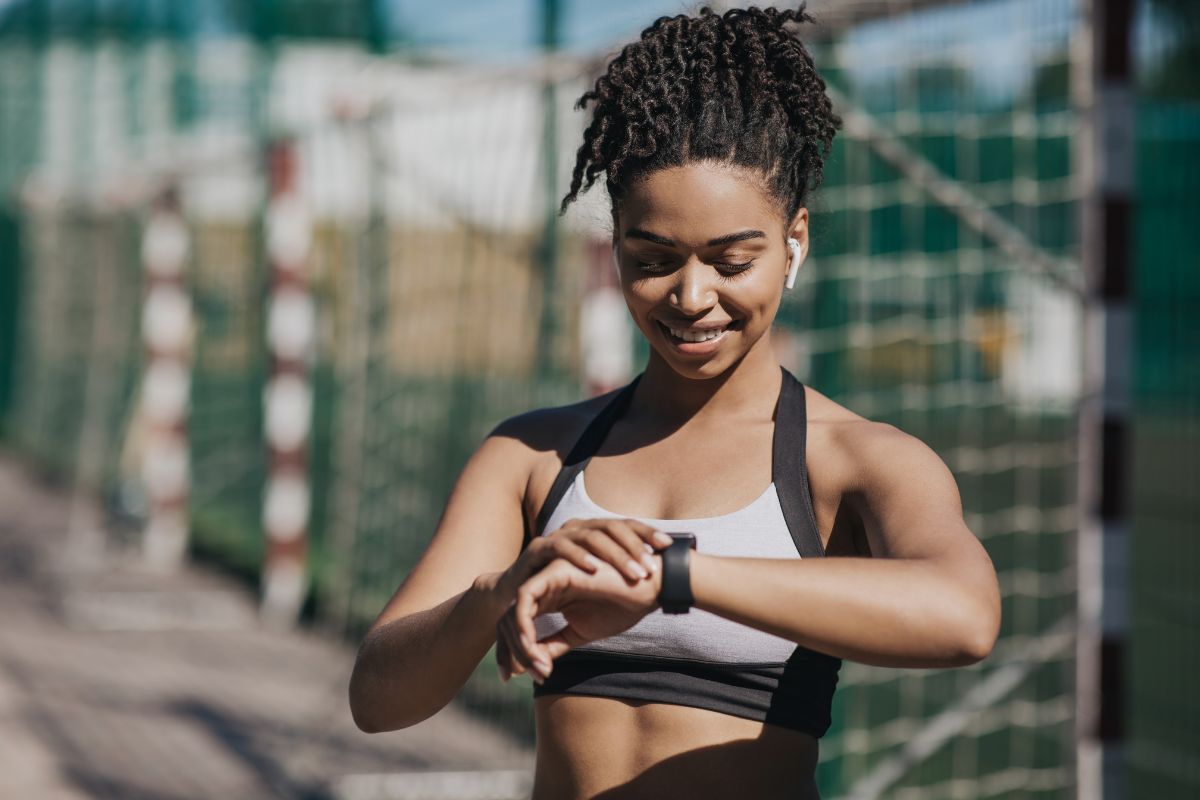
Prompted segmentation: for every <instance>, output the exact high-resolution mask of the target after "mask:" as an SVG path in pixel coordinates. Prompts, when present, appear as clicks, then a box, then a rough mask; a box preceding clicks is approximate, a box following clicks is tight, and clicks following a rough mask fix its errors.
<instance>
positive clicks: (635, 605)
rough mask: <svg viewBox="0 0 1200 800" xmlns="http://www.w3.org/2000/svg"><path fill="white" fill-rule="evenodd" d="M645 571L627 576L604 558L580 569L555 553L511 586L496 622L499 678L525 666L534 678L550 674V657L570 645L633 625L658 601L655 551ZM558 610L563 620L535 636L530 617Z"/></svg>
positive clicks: (524, 669) (659, 564)
mask: <svg viewBox="0 0 1200 800" xmlns="http://www.w3.org/2000/svg"><path fill="white" fill-rule="evenodd" d="M654 558H655V560H656V561H657V562H658V563H657V564H656V566H658V567H660V569H656V570H655V571H654V572H652V573H651V577H650V578H648V579H645V580H634V581H632V582H631V581H629V580H628V579H627V578H625V577H624V576H623V575H621V574H620V573H619V572H617V571H616V569H614V568H613V567H612V566H611V565H609V564H607V563H605V564H601V566H600V567H599V568H598V569H597V570H596V572H594V573H588V572H584V571H583V570H581V569H579V568H578V567H576V566H575V565H574V564H573V563H571V562H569V561H566V560H565V559H556V560H555V561H553V562H551V563H550V565H549V566H547V567H546V568H545V569H543V570H542V571H541V572H539V573H537V574H536V575H534V576H533V577H531V578H530V579H529V580H527V581H526V582H525V583H524V584H522V585H521V587H520V588H519V589H518V590H517V597H516V601H515V602H514V603H513V604H512V606H510V607H509V609H508V611H507V612H505V614H504V616H503V617H501V619H500V622H499V623H497V625H496V631H497V645H496V661H497V664H498V665H499V668H500V675H501V677H502V678H503V679H504V680H508V678H509V677H510V676H511V675H513V674H520V673H522V672H525V671H526V670H529V672H530V675H531V676H532V677H533V679H534V680H535V681H539V682H540V681H541V680H544V679H545V678H546V677H548V676H549V674H550V669H551V662H552V661H553V660H554V659H555V658H558V657H559V656H561V655H562V654H563V653H566V652H567V651H568V650H570V649H571V648H572V647H578V646H579V645H581V644H586V643H587V642H592V641H595V640H597V639H603V638H605V637H608V636H614V635H616V634H618V633H621V632H622V631H625V630H628V629H629V628H631V627H633V626H634V625H635V624H637V622H638V621H639V620H641V619H642V618H643V617H645V616H646V615H647V614H649V613H650V612H652V611H654V610H655V609H657V608H658V607H659V604H658V593H659V587H660V586H661V585H662V579H661V575H662V570H661V561H662V557H661V556H657V555H656V556H654ZM553 611H558V612H560V613H562V615H563V617H564V618H565V619H566V621H567V626H566V627H565V628H563V629H562V630H560V631H558V632H557V633H555V634H553V635H551V636H548V637H546V638H545V639H543V640H541V641H540V642H539V641H536V639H537V632H536V629H535V628H534V624H533V618H534V617H536V616H537V615H539V614H547V613H550V612H553Z"/></svg>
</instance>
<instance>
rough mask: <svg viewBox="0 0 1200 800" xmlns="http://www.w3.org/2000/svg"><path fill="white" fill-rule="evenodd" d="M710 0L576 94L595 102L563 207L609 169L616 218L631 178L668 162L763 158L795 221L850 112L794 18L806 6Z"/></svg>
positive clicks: (758, 163)
mask: <svg viewBox="0 0 1200 800" xmlns="http://www.w3.org/2000/svg"><path fill="white" fill-rule="evenodd" d="M806 5H807V3H801V4H800V8H799V9H798V10H795V11H792V10H787V11H779V10H777V9H775V8H765V9H760V8H757V7H751V8H748V9H731V10H729V11H726V12H725V13H724V14H717V13H715V12H714V11H712V10H711V9H710V8H709V7H708V6H704V7H703V8H701V9H700V12H699V15H698V16H687V15H683V14H680V15H678V16H674V17H665V16H664V17H659V18H658V19H657V20H655V22H654V24H652V25H651V26H650V27H648V28H646V29H645V30H643V31H642V34H641V37H640V39H639V40H638V41H635V42H631V43H630V44H628V45H626V46H625V47H624V48H623V49H622V50H621V52H620V53H619V54H618V55H616V56H615V57H614V58H613V59H612V61H610V62H609V64H608V68H607V70H606V71H605V73H604V74H603V75H601V76H600V78H598V79H597V80H596V84H595V87H594V88H593V89H591V90H590V91H588V92H585V93H584V94H583V96H581V97H580V98H579V100H578V101H577V102H576V104H575V108H576V109H582V108H584V107H585V106H586V105H587V103H588V102H589V101H594V102H595V108H594V111H593V116H592V120H591V123H590V124H589V125H588V127H587V130H586V131H585V132H584V134H583V144H582V145H581V146H580V148H579V150H578V152H577V154H576V160H575V170H574V173H573V174H572V176H571V190H570V192H569V193H568V194H567V196H566V197H564V198H563V201H562V205H561V206H560V208H559V213H560V214H561V213H563V212H565V211H566V209H567V205H568V204H570V203H571V201H573V200H575V199H576V198H577V197H578V195H579V193H580V190H581V188H582V189H588V188H590V187H591V186H592V184H594V183H595V182H596V177H597V176H598V175H599V174H600V173H601V172H604V173H605V174H606V179H605V184H606V186H607V188H608V192H609V196H610V197H611V199H612V211H613V216H614V220H615V217H616V213H617V208H618V206H619V204H620V202H621V200H622V199H623V197H624V196H625V193H626V191H627V189H628V188H629V187H630V186H631V185H632V184H633V183H635V182H636V181H637V180H638V179H640V178H642V177H644V176H646V175H648V174H649V173H651V172H654V171H656V170H658V169H662V168H664V167H672V166H682V165H683V164H685V163H691V162H696V161H709V160H711V161H716V162H719V163H725V164H736V165H739V166H743V167H749V168H752V169H755V170H757V171H758V172H759V173H761V175H762V176H763V177H764V178H765V180H766V184H765V188H766V189H767V191H768V192H769V193H770V194H771V195H772V196H773V197H774V198H775V199H776V200H777V202H778V204H779V207H780V210H781V212H783V213H784V216H785V220H786V221H788V222H790V221H791V219H792V218H793V217H794V216H795V214H796V213H797V212H798V211H799V210H800V208H801V207H802V206H803V205H804V203H805V199H806V197H807V195H808V193H809V191H810V189H815V188H816V187H817V186H818V185H819V184H820V182H821V169H822V166H823V164H824V161H825V157H826V155H827V154H828V152H829V149H830V147H831V145H832V142H833V137H834V134H835V133H836V132H837V129H838V128H840V127H841V124H842V120H841V119H840V118H839V117H838V116H837V115H836V114H834V113H833V108H832V105H831V103H830V102H829V98H828V97H827V96H826V95H825V81H824V80H823V79H822V78H821V76H820V75H819V74H818V73H817V70H816V67H815V66H814V65H813V60H812V56H811V55H809V52H808V50H807V49H806V48H805V47H804V44H803V43H802V42H801V41H800V40H799V38H797V36H796V35H795V34H794V33H793V32H792V31H791V30H789V29H787V28H786V27H785V26H786V25H788V23H793V24H799V23H801V22H815V21H816V20H814V19H813V17H812V16H811V15H810V14H808V13H807V12H806V11H805V6H806Z"/></svg>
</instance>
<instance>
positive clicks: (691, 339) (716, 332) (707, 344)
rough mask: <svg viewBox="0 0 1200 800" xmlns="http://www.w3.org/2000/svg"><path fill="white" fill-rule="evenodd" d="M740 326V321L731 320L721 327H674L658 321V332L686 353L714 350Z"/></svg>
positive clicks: (674, 325)
mask: <svg viewBox="0 0 1200 800" xmlns="http://www.w3.org/2000/svg"><path fill="white" fill-rule="evenodd" d="M740 325H741V322H740V320H732V321H730V322H728V323H725V324H723V325H676V324H675V323H665V322H662V321H661V320H659V321H658V327H659V330H661V331H662V332H663V336H664V337H665V338H666V339H667V341H669V342H670V343H671V344H673V345H675V347H676V348H677V349H680V350H682V351H683V352H688V353H696V352H705V351H707V350H711V349H715V347H716V346H717V343H719V342H720V340H722V339H724V338H725V334H726V333H728V332H729V331H734V330H738V329H739V327H740Z"/></svg>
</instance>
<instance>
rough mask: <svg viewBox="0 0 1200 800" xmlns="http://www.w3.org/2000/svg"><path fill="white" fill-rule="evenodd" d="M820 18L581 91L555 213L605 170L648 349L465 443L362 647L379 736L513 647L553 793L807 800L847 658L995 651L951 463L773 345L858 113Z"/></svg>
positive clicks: (626, 70)
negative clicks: (832, 61)
mask: <svg viewBox="0 0 1200 800" xmlns="http://www.w3.org/2000/svg"><path fill="white" fill-rule="evenodd" d="M803 21H811V17H809V16H808V15H807V14H806V13H805V12H804V8H803V6H802V7H801V8H800V10H799V11H782V12H781V11H776V10H775V9H765V10H760V9H756V8H754V9H749V10H735V11H729V12H727V13H725V14H723V15H717V14H715V13H712V12H711V11H709V10H708V9H703V10H702V11H701V12H700V13H699V15H698V16H696V17H688V16H677V17H674V18H666V17H664V18H661V19H659V20H658V21H657V22H655V23H654V24H653V25H652V26H650V27H649V28H647V29H646V30H645V31H644V32H643V33H642V36H641V39H640V41H638V42H635V43H632V44H630V45H628V46H627V47H625V49H624V50H623V51H622V52H621V53H620V54H619V55H618V56H617V57H616V58H615V59H614V60H613V61H612V63H611V64H610V66H609V68H608V71H607V72H606V74H605V75H604V76H602V77H601V78H600V79H599V80H598V81H597V83H596V86H595V88H594V90H593V91H590V92H588V93H586V94H585V95H584V96H583V98H582V99H581V101H580V105H581V106H582V105H585V104H586V103H587V102H588V101H594V102H595V109H594V112H593V118H592V122H591V124H590V126H589V127H588V129H587V131H586V133H585V136H584V143H583V146H582V147H581V148H580V150H579V155H578V161H577V164H576V167H575V171H574V176H573V180H572V184H571V190H570V194H569V195H568V196H567V197H566V198H565V199H564V200H563V208H564V209H565V208H566V206H567V204H568V203H570V202H571V201H572V200H574V199H575V197H576V196H577V194H578V193H579V191H580V190H581V188H587V186H590V185H591V184H592V183H593V182H594V181H595V179H596V177H597V176H598V175H599V174H600V173H601V172H603V173H604V174H605V176H606V184H607V187H608V190H609V193H610V196H611V198H612V219H613V242H614V259H615V263H616V266H617V269H618V272H619V275H620V282H621V288H622V291H623V292H624V295H625V299H626V301H627V303H628V306H629V310H630V313H631V314H632V316H633V319H634V321H635V323H636V324H637V326H638V327H639V328H640V329H641V332H642V333H643V334H644V335H645V336H646V338H647V340H648V341H649V344H650V359H649V362H648V364H647V366H646V369H645V371H644V372H643V373H642V374H641V375H640V376H638V378H637V379H635V380H634V381H633V382H632V383H631V384H630V385H629V386H627V387H625V388H624V389H622V390H620V391H618V392H614V393H610V394H609V395H605V396H602V397H598V398H594V399H591V400H587V401H584V402H581V403H577V404H575V405H571V406H566V407H562V408H551V409H542V410H538V411H533V412H530V413H527V414H524V415H522V416H519V417H516V418H513V419H510V420H508V421H506V422H504V423H503V424H501V425H500V426H499V427H497V428H496V430H495V431H493V432H492V433H491V435H489V436H488V437H487V439H486V440H485V441H484V442H483V443H482V445H481V446H480V448H479V449H478V451H477V452H476V453H475V454H474V455H473V456H472V457H471V459H470V460H469V462H468V463H467V465H466V466H465V468H464V469H463V472H462V474H461V476H460V477H459V480H458V482H457V484H456V486H455V488H454V491H453V492H452V494H451V496H450V499H449V501H448V503H447V506H446V510H445V513H444V515H443V517H442V519H441V521H440V523H439V525H438V528H437V531H436V532H435V533H434V536H433V539H432V540H431V541H430V543H429V546H428V548H427V549H426V551H425V553H424V554H423V556H422V558H421V559H420V561H419V563H418V564H417V565H416V566H415V567H414V568H413V570H412V572H411V573H410V574H409V575H408V577H407V578H406V579H405V581H404V583H403V585H402V586H400V588H399V589H398V590H397V592H396V595H395V596H394V597H393V598H392V599H391V600H390V601H389V603H388V605H387V606H386V608H385V609H384V610H383V612H382V613H381V614H380V616H379V619H378V620H376V622H375V624H374V625H373V626H372V628H371V630H370V631H369V632H368V634H367V636H366V637H365V639H364V641H363V643H362V647H361V648H360V651H359V656H358V660H357V663H356V664H355V670H354V674H353V677H352V679H351V686H350V691H351V705H352V710H353V712H354V716H355V720H356V722H357V723H358V725H359V726H360V727H361V728H362V729H363V730H366V731H383V730H394V729H397V728H402V727H406V726H408V725H412V724H415V723H417V722H419V721H421V720H423V719H425V718H427V717H429V716H431V715H432V714H434V713H435V712H436V711H438V710H439V709H441V708H442V707H443V706H444V705H445V704H446V703H447V702H449V701H450V700H451V698H453V697H454V695H455V694H456V693H457V691H458V690H459V689H460V688H461V687H462V685H463V683H464V682H465V681H466V680H467V678H468V676H469V675H470V674H471V672H472V670H473V669H474V668H475V667H476V665H477V664H478V663H479V661H480V659H481V658H482V657H483V656H484V655H485V654H486V652H487V651H488V649H489V647H491V645H492V644H493V643H496V645H497V647H496V653H497V659H498V662H499V667H500V670H501V674H502V675H503V676H504V677H505V678H507V677H508V675H510V674H515V673H522V672H528V673H529V674H530V675H531V676H532V677H533V679H534V681H535V696H536V700H535V722H536V726H537V768H536V775H535V787H534V798H535V800H542V799H543V798H545V799H547V800H548V799H549V798H584V797H588V798H591V797H614V798H616V797H655V798H659V797H689V798H709V797H711V798H726V797H731V796H742V797H753V798H768V799H769V798H785V797H786V798H796V797H806V798H815V797H817V796H818V793H817V788H816V785H815V782H814V778H813V775H814V770H815V766H816V763H817V742H818V739H819V737H820V736H821V735H822V734H823V733H824V732H825V729H826V728H827V727H828V725H829V704H830V701H831V698H832V693H833V688H834V684H835V683H836V680H837V670H838V666H839V665H840V659H843V658H849V659H854V660H856V661H860V662H864V663H868V664H876V665H885V666H904V667H922V666H924V667H947V666H954V665H964V664H970V663H973V662H976V661H978V660H980V659H982V658H984V657H986V655H987V654H988V653H989V652H990V650H991V648H992V645H993V643H994V641H995V638H996V634H997V631H998V627H999V616H1000V613H999V607H1000V602H999V591H998V586H997V581H996V575H995V572H994V569H993V567H992V564H991V561H990V560H989V558H988V556H987V554H986V552H985V551H984V549H983V548H982V547H981V546H980V544H979V542H978V540H977V539H976V538H975V537H974V536H973V535H972V534H971V532H970V531H969V530H968V529H967V527H966V526H965V524H964V522H963V516H962V509H961V504H960V500H959V494H958V490H957V487H956V485H955V482H954V479H953V477H952V476H951V474H950V472H949V471H948V470H947V468H946V466H945V465H944V464H943V463H942V462H941V460H940V459H939V458H938V457H937V456H936V455H935V454H934V453H933V452H932V451H931V450H930V449H929V448H928V447H926V446H925V445H924V444H922V443H921V442H920V441H918V440H916V439H914V438H912V437H911V436H908V435H907V434H905V433H903V432H901V431H899V430H897V429H896V428H894V427H891V426H889V425H884V424H880V423H875V422H871V421H869V420H867V419H864V418H862V417H860V416H858V415H857V414H854V413H853V412H851V411H849V410H847V409H846V408H844V407H842V406H840V405H838V404H837V403H834V402H833V401H831V400H829V399H828V398H827V397H825V396H823V395H822V394H821V393H820V392H817V391H816V390H814V389H812V388H811V387H806V386H803V385H801V384H800V383H799V382H798V381H796V379H795V378H793V377H792V376H791V375H790V374H789V373H787V372H786V371H785V370H783V369H781V367H780V365H779V360H778V358H777V357H776V355H775V354H774V352H773V350H772V343H771V325H772V322H773V321H774V318H775V314H776V311H777V310H778V308H779V304H780V301H781V298H782V293H783V292H784V291H786V288H787V287H789V286H790V285H791V281H792V280H794V278H795V274H796V270H797V269H799V267H800V265H801V263H802V261H803V257H804V253H805V252H807V249H808V223H809V216H808V210H807V208H806V207H805V202H806V200H807V196H808V193H809V191H810V190H811V189H812V188H813V187H815V186H816V185H817V183H818V182H819V180H820V172H821V166H822V162H823V158H824V155H825V154H826V153H827V152H828V150H829V146H830V143H831V141H832V137H833V135H834V133H835V131H836V129H837V127H838V126H839V125H840V120H839V119H838V118H837V117H836V116H835V115H834V114H833V113H832V110H831V107H830V103H829V100H828V98H827V97H826V96H825V91H824V81H823V80H822V79H821V78H820V76H819V75H818V74H817V72H816V71H815V69H814V67H813V64H812V60H811V58H810V57H809V54H808V53H807V51H806V50H805V48H804V47H803V45H802V44H801V43H800V42H799V40H798V39H797V38H796V36H795V34H794V33H793V32H792V30H791V26H792V25H793V24H795V23H799V22H803ZM585 184H586V185H585ZM585 473H586V480H585V478H584V475H585ZM764 486H765V487H766V489H765V490H764V488H763V487H764ZM667 534H672V535H667ZM681 534H683V535H681ZM686 534H691V535H692V537H694V538H692V539H691V540H690V541H689V540H688V537H687V536H686ZM676 540H678V541H676ZM693 547H694V549H692V548H693ZM822 556H843V557H822ZM845 556H853V557H845ZM667 611H669V612H671V613H665V612H667Z"/></svg>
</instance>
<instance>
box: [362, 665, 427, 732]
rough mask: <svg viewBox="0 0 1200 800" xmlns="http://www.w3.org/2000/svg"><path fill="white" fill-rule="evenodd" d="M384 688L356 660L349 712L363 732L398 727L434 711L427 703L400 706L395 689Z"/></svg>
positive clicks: (405, 725) (424, 717)
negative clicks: (391, 690) (387, 689)
mask: <svg viewBox="0 0 1200 800" xmlns="http://www.w3.org/2000/svg"><path fill="white" fill-rule="evenodd" d="M385 689H386V687H384V686H383V685H381V682H380V681H379V680H377V679H373V678H371V677H370V676H369V674H368V673H367V671H366V670H365V669H363V667H362V664H361V662H356V663H355V665H354V671H353V672H352V673H351V675H350V689H349V695H350V697H349V700H350V716H351V718H352V719H353V720H354V724H355V726H356V727H357V728H358V729H359V730H360V731H362V732H363V733H387V732H389V731H398V730H401V729H402V728H407V727H410V726H412V725H416V724H417V723H418V722H421V721H423V720H426V719H428V718H429V717H431V716H433V714H434V713H435V712H436V711H437V709H436V708H428V707H426V706H421V707H412V706H404V707H401V706H399V705H398V704H397V702H396V700H397V697H396V696H395V693H394V692H393V693H389V692H387V691H386V690H385ZM407 699H417V698H414V697H409V698H407Z"/></svg>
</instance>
